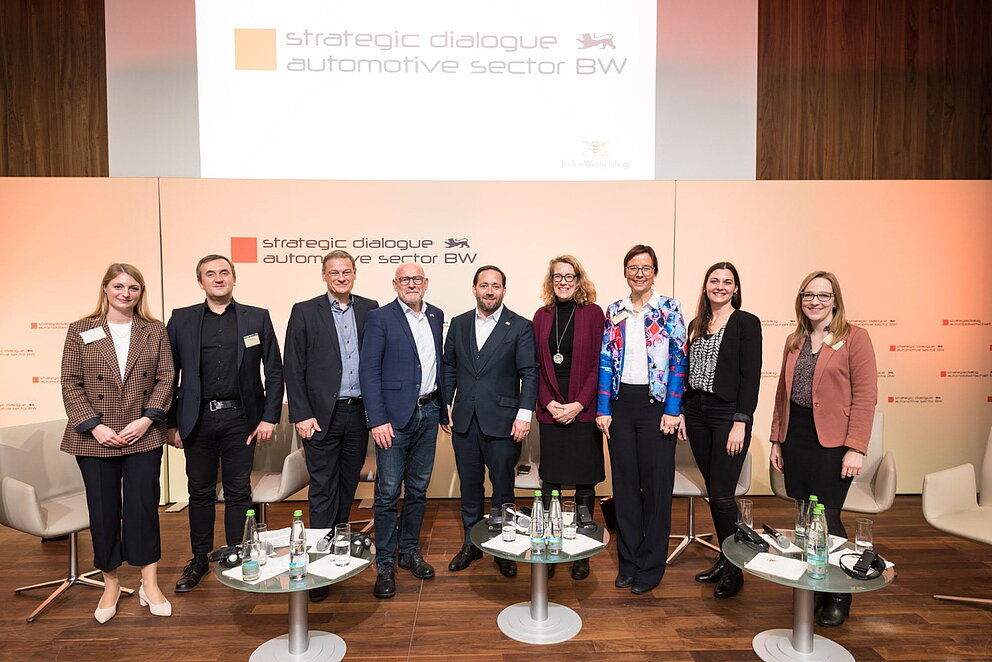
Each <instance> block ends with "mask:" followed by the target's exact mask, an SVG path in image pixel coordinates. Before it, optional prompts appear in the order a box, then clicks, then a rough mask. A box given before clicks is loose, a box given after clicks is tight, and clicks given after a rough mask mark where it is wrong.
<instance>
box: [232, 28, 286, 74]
mask: <svg viewBox="0 0 992 662" xmlns="http://www.w3.org/2000/svg"><path fill="white" fill-rule="evenodd" d="M234 68H235V69H239V70H242V71H275V70H276V31H275V30H272V29H268V28H263V29H255V28H234Z"/></svg>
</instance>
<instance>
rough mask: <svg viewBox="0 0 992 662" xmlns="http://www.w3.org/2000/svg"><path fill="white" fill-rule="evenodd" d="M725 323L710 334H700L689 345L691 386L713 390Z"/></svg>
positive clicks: (703, 389) (709, 391) (702, 389)
mask: <svg viewBox="0 0 992 662" xmlns="http://www.w3.org/2000/svg"><path fill="white" fill-rule="evenodd" d="M726 330H727V325H726V324H724V325H723V326H721V327H720V330H719V331H717V332H716V333H714V334H712V335H709V336H700V337H698V338H696V339H695V340H693V341H692V345H690V346H689V387H690V388H693V389H695V390H697V391H706V392H707V393H712V392H713V380H714V378H715V377H716V361H717V359H718V358H719V357H720V343H722V342H723V332H724V331H726Z"/></svg>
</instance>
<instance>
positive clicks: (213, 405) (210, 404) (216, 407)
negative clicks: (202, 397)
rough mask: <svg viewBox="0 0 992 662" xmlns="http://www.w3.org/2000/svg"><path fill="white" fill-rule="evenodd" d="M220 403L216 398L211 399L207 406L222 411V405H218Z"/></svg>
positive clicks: (211, 409) (212, 409)
mask: <svg viewBox="0 0 992 662" xmlns="http://www.w3.org/2000/svg"><path fill="white" fill-rule="evenodd" d="M219 404H220V403H219V402H217V401H216V400H211V401H210V402H208V403H207V407H209V408H210V411H220V407H218V406H217V405H219Z"/></svg>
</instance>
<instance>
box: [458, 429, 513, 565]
mask: <svg viewBox="0 0 992 662" xmlns="http://www.w3.org/2000/svg"><path fill="white" fill-rule="evenodd" d="M451 441H452V445H453V446H454V447H455V467H456V468H457V469H458V480H459V481H461V492H462V498H461V502H462V525H463V526H464V527H465V544H466V545H471V544H472V536H471V531H472V527H473V526H475V524H476V523H477V522H480V521H481V520H482V515H483V508H484V507H485V500H486V492H485V485H484V481H485V478H486V469H487V468H488V469H489V482H490V483H491V484H492V486H493V498H492V502H491V503H492V507H493V508H499V507H501V506H502V505H503V504H504V503H513V480H514V476H515V471H516V466H517V460H519V459H520V444H519V443H517V442H515V441H513V439H512V438H510V437H490V436H487V435H484V434H482V430H481V429H480V428H479V421H478V419H477V418H476V417H475V416H473V417H472V422H471V423H469V425H468V430H466V431H465V432H464V433H463V434H461V433H458V432H453V433H452V435H451Z"/></svg>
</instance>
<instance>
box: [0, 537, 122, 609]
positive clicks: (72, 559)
mask: <svg viewBox="0 0 992 662" xmlns="http://www.w3.org/2000/svg"><path fill="white" fill-rule="evenodd" d="M78 545H79V534H78V532H73V533H70V534H69V568H68V573H67V574H66V577H65V579H56V580H53V581H50V582H42V583H40V584H32V585H30V586H22V587H21V588H17V589H14V593H21V592H22V591H31V590H33V589H36V588H47V587H49V586H58V588H56V589H55V590H54V591H53V592H52V594H51V595H49V596H48V597H47V598H45V600H44V601H43V602H42V603H41V604H40V605H38V607H37V608H36V609H35V610H34V611H33V612H31V615H30V616H28V617H27V619H26V620H27V622H28V623H33V622H34V621H35V620H36V619H37V618H38V617H39V616H41V614H42V612H44V611H45V610H46V609H48V607H49V606H51V604H52V602H53V601H54V600H55V598H57V597H59V596H60V595H62V594H63V593H65V592H66V591H68V590H69V589H70V588H71V587H73V586H75V585H77V584H79V585H80V586H89V587H92V588H99V589H103V587H104V583H103V582H101V581H99V580H96V579H90V577H92V576H93V575H95V574H97V573H99V572H100V571H99V570H91V571H89V572H84V573H83V574H79V547H78ZM121 593H123V594H124V595H132V594H133V593H134V589H132V588H124V587H121Z"/></svg>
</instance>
